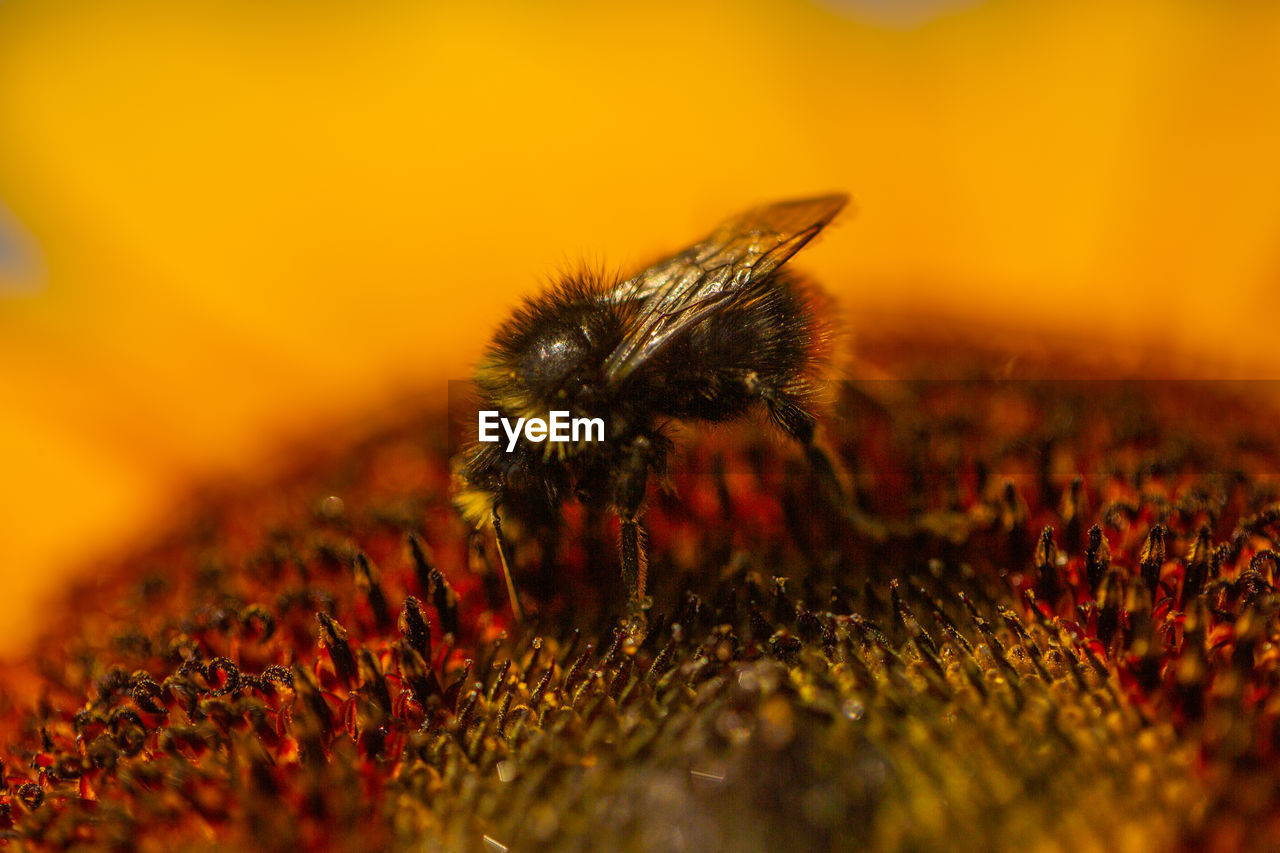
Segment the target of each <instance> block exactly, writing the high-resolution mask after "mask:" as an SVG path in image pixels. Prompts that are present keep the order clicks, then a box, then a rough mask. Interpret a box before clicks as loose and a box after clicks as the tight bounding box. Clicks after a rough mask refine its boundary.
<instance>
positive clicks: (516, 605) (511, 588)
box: [490, 505, 524, 623]
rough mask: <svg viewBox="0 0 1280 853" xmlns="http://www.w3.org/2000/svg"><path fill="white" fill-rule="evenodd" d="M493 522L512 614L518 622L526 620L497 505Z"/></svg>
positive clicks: (492, 518) (494, 536)
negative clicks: (513, 575) (513, 578)
mask: <svg viewBox="0 0 1280 853" xmlns="http://www.w3.org/2000/svg"><path fill="white" fill-rule="evenodd" d="M490 520H491V521H492V522H493V538H494V540H495V541H496V542H497V545H498V562H499V563H501V564H502V579H503V580H504V581H505V582H506V584H507V597H508V598H510V599H511V614H512V615H513V616H515V618H516V622H517V623H520V622H523V621H524V609H523V608H521V607H520V594H519V593H517V592H516V584H515V581H514V580H512V579H511V558H510V556H509V553H510V550H511V549H510V546H509V545H507V537H505V536H503V535H502V519H501V518H499V517H498V507H497V506H496V505H495V506H494V508H493V513H492V516H491V518H490Z"/></svg>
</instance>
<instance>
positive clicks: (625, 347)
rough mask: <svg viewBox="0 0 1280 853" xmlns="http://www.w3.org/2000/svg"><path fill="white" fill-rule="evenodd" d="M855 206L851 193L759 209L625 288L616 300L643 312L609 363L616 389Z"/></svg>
mask: <svg viewBox="0 0 1280 853" xmlns="http://www.w3.org/2000/svg"><path fill="white" fill-rule="evenodd" d="M848 201H849V197H848V196H846V195H828V196H819V197H817V198H807V199H800V200H797V201H783V202H778V203H777V204H770V205H766V206H764V207H757V208H754V209H752V210H749V211H747V212H746V213H743V214H740V215H739V216H736V217H734V218H733V219H730V220H728V221H726V222H724V223H723V224H721V225H720V227H719V228H717V229H716V230H715V231H714V232H712V233H711V235H710V236H708V237H707V238H706V239H705V240H702V241H701V242H699V243H697V244H695V245H693V246H690V247H689V248H688V249H685V250H684V251H683V252H680V253H679V254H677V255H673V256H672V257H670V258H667V259H666V260H664V261H659V262H658V263H656V264H654V265H653V266H651V267H649V268H648V269H646V270H644V271H643V272H641V273H640V274H639V275H637V276H635V277H634V278H632V279H629V280H628V281H625V282H623V283H622V284H620V285H619V286H618V287H617V288H616V289H615V290H614V291H613V294H612V298H613V299H615V300H616V301H619V302H635V303H638V304H639V306H640V307H639V315H638V316H637V318H636V321H635V323H634V324H633V325H632V328H631V330H630V331H629V332H628V333H627V336H626V337H625V338H624V339H623V340H622V342H621V343H620V344H619V345H618V346H617V348H616V349H614V351H613V352H612V353H611V354H610V355H609V358H608V360H607V361H606V362H605V374H606V375H607V376H608V377H609V381H610V383H611V384H613V385H618V384H620V383H621V382H622V381H623V380H625V379H626V378H627V377H628V376H630V375H631V374H632V373H633V372H634V371H635V370H636V368H638V367H639V366H640V365H642V364H644V363H645V362H646V361H647V360H649V359H650V358H652V357H653V356H654V355H656V354H657V353H659V352H661V351H662V350H663V349H664V348H665V347H667V346H669V345H670V344H671V343H672V341H674V340H676V339H678V338H679V336H680V335H681V334H682V333H684V332H685V331H686V330H688V329H690V328H692V327H693V326H695V325H696V324H697V323H699V322H701V321H702V320H703V319H705V318H706V317H708V316H709V315H711V314H714V313H715V312H717V311H721V310H723V309H724V308H726V307H728V306H729V305H731V304H733V302H734V301H735V299H737V298H739V297H741V296H744V295H745V294H747V293H749V292H750V287H751V285H752V284H753V283H756V282H759V281H761V280H762V279H764V278H765V277H766V276H768V275H769V274H770V273H772V272H773V271H774V270H776V269H777V268H778V267H780V266H782V264H784V263H786V261H787V260H788V259H789V258H790V257H791V256H792V255H794V254H795V253H796V252H798V251H800V249H801V248H803V247H804V245H805V244H806V243H808V242H809V241H810V240H812V239H813V237H814V235H815V234H817V233H818V232H819V231H821V230H822V229H823V228H824V227H825V226H826V225H827V224H828V223H829V222H831V220H832V219H834V218H835V215H836V214H837V213H839V212H840V210H841V208H843V207H844V206H845V205H846V204H847V203H848Z"/></svg>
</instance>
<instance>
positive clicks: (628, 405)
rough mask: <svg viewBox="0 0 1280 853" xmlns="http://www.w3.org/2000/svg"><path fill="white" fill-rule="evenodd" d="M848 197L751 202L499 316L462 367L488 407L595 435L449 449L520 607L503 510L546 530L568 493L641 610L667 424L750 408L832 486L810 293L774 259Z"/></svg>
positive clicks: (463, 501)
mask: <svg viewBox="0 0 1280 853" xmlns="http://www.w3.org/2000/svg"><path fill="white" fill-rule="evenodd" d="M847 202H848V197H847V196H844V195H828V196H821V197H817V198H807V199H802V200H796V201H784V202H779V203H776V204H771V205H767V206H764V207H759V208H755V209H753V210H749V211H747V212H746V213H743V214H741V215H739V216H736V217H734V218H732V219H730V220H728V221H726V222H724V223H723V224H722V225H720V227H718V228H717V229H715V231H713V232H712V233H711V234H710V235H709V236H707V237H706V238H705V239H703V240H701V241H699V242H697V243H695V244H694V245H692V246H690V247H689V248H687V249H685V250H684V251H682V252H680V253H678V254H675V255H672V256H671V257H669V258H667V259H665V260H662V261H660V262H658V263H656V264H654V265H653V266H651V267H649V268H648V269H645V270H644V271H642V272H640V273H639V274H638V275H636V276H634V277H632V278H629V279H627V280H625V281H607V280H605V279H603V278H601V277H598V276H593V275H579V276H573V277H567V278H565V279H564V280H562V281H560V282H559V283H557V284H555V285H554V286H552V287H551V288H549V289H548V290H547V291H546V292H544V293H542V294H541V295H538V296H536V297H533V298H530V299H527V300H526V301H525V302H524V304H523V305H521V306H520V307H519V308H517V309H516V310H515V312H514V313H513V314H512V315H511V316H510V318H508V319H507V320H506V321H505V322H503V323H502V324H501V325H500V326H499V327H498V329H497V332H496V333H495V334H494V336H493V340H492V342H491V343H490V345H489V348H488V350H487V352H486V354H485V355H484V357H483V359H482V361H481V362H480V364H479V365H478V367H477V369H476V372H475V384H476V388H477V390H478V392H479V395H480V397H481V398H482V405H483V407H484V408H485V409H488V410H491V411H492V412H496V413H497V414H498V415H499V416H500V417H501V418H505V419H509V420H511V421H515V422H518V421H519V419H520V418H525V419H530V420H531V419H535V418H546V417H547V415H548V412H550V411H556V410H558V411H560V412H568V413H569V414H570V415H571V416H573V417H575V418H579V417H581V418H599V419H601V420H603V422H604V425H605V428H604V437H603V440H595V441H587V440H582V439H580V440H578V441H568V442H565V441H561V442H550V441H546V442H541V441H535V440H530V439H529V436H528V434H526V435H524V436H521V437H519V438H516V437H515V436H514V435H513V443H512V444H510V445H509V444H507V443H506V442H479V441H477V442H474V443H472V444H470V445H469V446H467V447H466V448H465V449H463V450H462V451H461V452H460V453H459V454H458V455H457V456H456V457H455V459H454V461H453V475H454V501H455V505H456V506H457V507H458V509H459V511H460V512H461V513H462V515H463V516H464V517H465V518H466V519H467V520H468V521H469V522H471V523H472V524H473V525H475V526H476V527H477V529H480V528H483V527H484V526H486V525H491V526H492V528H493V530H494V534H495V539H496V542H497V550H498V555H499V559H500V562H501V563H502V569H503V574H504V577H505V579H506V583H507V589H508V593H509V595H510V597H511V603H512V608H513V610H514V612H515V615H516V618H517V619H520V618H521V611H520V605H519V598H518V596H517V595H516V590H515V587H514V584H513V583H512V581H511V565H512V554H511V548H510V544H509V543H508V541H507V538H506V537H505V536H504V534H503V526H502V525H503V519H504V516H505V517H507V518H509V519H515V520H517V521H518V522H519V524H520V527H521V529H522V530H526V531H541V532H542V535H553V534H549V533H548V531H556V530H558V528H559V521H560V507H561V506H562V504H563V503H564V502H566V501H567V500H570V499H575V500H578V501H580V502H581V503H582V504H584V505H585V506H586V507H587V508H588V509H589V510H609V511H612V512H614V513H616V514H617V516H618V518H619V520H620V532H619V540H620V542H619V548H620V552H621V564H622V575H623V582H624V584H625V586H626V588H627V589H628V590H629V592H630V609H629V613H630V618H631V620H632V621H633V623H634V621H635V620H640V621H641V622H643V618H644V615H643V613H644V608H645V607H646V606H647V604H646V600H645V585H646V576H647V571H648V565H647V560H646V552H645V535H644V532H643V529H642V523H641V522H642V515H643V508H644V502H645V493H646V489H647V487H648V484H649V482H650V481H652V480H654V479H662V478H665V476H666V473H667V463H668V458H669V456H670V454H671V452H672V449H673V443H672V440H671V438H670V437H669V435H668V432H669V429H670V425H671V423H672V422H674V421H680V422H710V423H717V422H725V421H730V420H734V419H738V418H741V417H743V416H745V415H747V414H748V413H749V412H750V411H751V410H752V409H757V408H762V409H763V410H764V411H765V412H767V414H768V416H769V419H770V420H771V421H772V422H773V424H775V425H776V427H777V428H778V429H779V430H780V431H781V432H782V433H783V434H785V435H787V436H789V437H791V438H792V439H794V440H795V441H796V442H797V443H798V444H799V445H800V446H801V447H802V448H803V449H804V451H805V453H806V455H807V456H808V458H809V460H810V461H811V463H812V464H813V466H814V468H815V470H816V472H817V474H818V476H819V479H820V481H821V482H822V483H823V484H824V490H825V491H827V492H829V493H830V494H833V495H835V494H839V493H841V492H842V489H841V486H840V485H839V478H838V477H837V475H836V471H837V468H836V466H835V465H834V463H833V462H832V460H831V459H830V457H829V456H828V455H827V453H826V451H825V450H824V449H823V447H822V445H821V443H820V441H819V439H818V436H817V429H816V427H817V421H816V419H815V416H814V409H815V405H816V392H817V390H818V385H819V382H818V379H819V376H820V373H821V370H822V368H823V366H824V362H825V356H824V349H825V347H826V342H827V338H828V331H827V326H826V324H825V322H824V320H823V317H822V311H821V310H820V304H821V294H820V292H819V291H817V290H816V289H813V288H811V287H809V286H806V285H804V284H802V283H801V282H799V281H798V280H797V279H796V278H795V277H793V276H791V275H790V274H789V273H788V272H787V271H785V270H783V269H782V266H783V264H785V263H786V262H787V260H789V259H790V258H791V257H792V256H793V255H794V254H795V253H796V252H798V251H799V250H800V249H801V248H803V247H804V245H805V244H806V243H808V242H809V241H810V240H812V239H813V237H814V236H815V235H816V234H817V233H818V232H819V231H821V230H822V229H823V228H824V227H825V226H826V225H828V224H829V223H830V222H831V221H832V219H833V218H835V216H836V214H837V213H839V212H840V210H841V209H842V208H844V207H845V205H846V203H847ZM837 500H841V501H843V500H844V497H843V495H840V496H839V497H838V498H837ZM544 555H545V552H544Z"/></svg>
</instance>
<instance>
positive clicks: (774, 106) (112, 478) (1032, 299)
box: [0, 0, 1280, 651]
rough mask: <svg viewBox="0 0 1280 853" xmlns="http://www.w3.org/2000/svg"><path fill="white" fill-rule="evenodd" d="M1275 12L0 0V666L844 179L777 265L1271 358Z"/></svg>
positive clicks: (1223, 354)
mask: <svg viewBox="0 0 1280 853" xmlns="http://www.w3.org/2000/svg"><path fill="white" fill-rule="evenodd" d="M1277 44H1280V5H1277V4H1266V3H1244V2H1234V3H1206V2H1189V1H1188V2H1179V0H1161V1H1160V2H1115V0H1109V1H1108V2H1091V0H1075V2H1070V3H1067V2H1052V0H1049V1H1048V2H1046V0H1022V2H1013V0H1007V1H1006V2H986V3H982V2H955V0H952V2H937V0H914V2H907V1H906V0H844V2H840V1H839V0H828V2H826V3H808V2H783V0H737V2H733V3H729V2H703V0H682V2H651V3H646V4H636V5H634V6H631V7H624V6H622V5H615V4H586V3H580V2H558V0H550V2H539V3H527V2H526V3H517V2H504V0H492V1H491V2H484V3H470V4H436V3H412V2H404V0H400V1H399V2H390V0H383V2H368V0H366V2H360V3H356V2H349V0H347V2H344V1H343V0H327V2H316V3H298V2H276V3H256V2H247V0H239V2H237V0H223V2H203V0H191V2H184V3H162V2H146V0H136V2H126V1H125V0H110V2H108V1H107V0H100V2H94V3H88V2H58V0H5V2H0V401H2V403H0V471H3V476H4V485H5V487H4V488H3V489H2V490H0V577H3V580H4V587H3V589H4V592H5V594H4V596H3V597H2V598H0V625H3V626H4V628H5V630H4V631H3V632H0V651H4V650H9V651H12V650H15V649H20V648H21V647H22V645H23V644H24V642H26V637H27V636H29V632H30V630H31V628H32V626H33V625H34V624H35V623H36V620H38V606H37V605H38V603H39V602H41V601H44V600H46V599H47V597H48V596H49V595H50V594H51V592H52V591H53V590H55V589H56V588H57V586H58V584H59V581H60V579H62V578H64V577H66V574H65V572H67V571H69V570H71V569H72V568H74V567H76V566H77V565H85V564H86V561H87V560H89V559H90V557H91V556H92V555H93V554H95V553H99V552H103V551H104V550H110V549H113V548H118V547H121V546H122V545H123V544H124V543H127V542H129V541H131V540H134V539H136V538H137V537H138V536H140V535H142V533H143V532H144V531H146V530H147V529H149V528H150V527H152V526H154V525H155V524H156V523H157V520H163V519H164V518H165V516H166V513H167V512H168V511H169V510H170V509H171V508H172V506H173V503H172V502H173V501H174V500H175V498H176V496H178V495H181V494H182V493H183V489H184V488H185V487H186V486H187V484H189V483H191V482H193V481H197V480H199V479H200V478H204V477H209V476H214V475H217V476H227V475H233V476H246V477H252V476H254V474H255V472H258V471H261V470H263V469H264V467H269V466H270V464H271V461H272V460H273V459H275V458H277V457H278V455H279V454H280V451H281V448H282V447H283V446H285V445H284V444H283V442H285V441H286V438H285V437H287V436H290V435H300V434H305V432H306V431H307V430H308V429H312V430H315V429H320V428H321V427H323V425H324V424H326V423H331V422H334V421H335V419H342V418H350V417H351V416H352V415H353V413H355V414H358V413H359V412H361V411H371V410H373V409H374V408H376V407H377V406H378V405H379V403H380V402H382V401H386V400H388V399H391V398H392V397H393V396H394V395H396V394H399V393H401V392H403V391H404V390H406V389H410V388H415V387H416V388H427V389H430V388H434V387H438V388H439V393H440V394H441V399H442V404H443V396H444V389H445V385H444V382H445V380H447V379H448V378H462V377H465V376H466V375H467V373H468V365H469V364H470V363H471V362H472V361H473V360H474V358H475V357H476V355H477V354H478V353H479V351H480V349H481V347H482V346H483V344H484V342H485V339H486V337H487V334H488V331H489V329H490V327H491V326H492V325H493V324H494V323H495V322H496V321H497V320H498V319H500V317H501V316H502V315H503V314H504V313H505V312H506V311H507V310H508V309H509V307H510V305H511V303H512V301H513V299H514V298H515V297H516V296H517V295H519V294H524V293H528V292H530V291H531V290H533V289H536V288H537V287H538V286H539V285H540V284H541V283H542V282H543V281H545V279H546V277H547V276H548V275H551V274H553V273H554V272H555V271H556V270H557V269H559V268H563V267H565V266H568V265H572V264H573V263H575V262H578V261H580V260H583V259H586V260H588V261H600V260H605V261H607V262H608V263H609V264H611V265H614V266H616V267H617V268H619V269H622V270H628V269H632V268H634V267H635V266H636V265H637V264H639V263H641V262H643V261H645V260H648V259H651V258H652V257H654V256H656V255H657V254H659V253H661V252H664V251H666V250H670V249H675V248H679V247H680V246H682V245H684V244H686V243H688V242H690V241H691V240H692V239H693V238H696V237H698V236H700V235H701V234H702V233H704V232H705V231H707V230H708V229H709V228H710V227H711V226H712V225H714V224H715V223H716V222H717V221H718V220H719V219H721V218H722V217H724V216H726V215H728V214H730V213H733V212H736V211H737V210H738V209H740V208H743V207H746V206H749V205H752V204H757V203H760V202H764V201H769V200H773V199H776V198H781V197H787V196H793V195H799V194H805V193H812V192H820V191H830V190H847V191H850V192H852V193H853V194H854V196H855V198H856V199H857V203H858V207H859V213H858V215H857V217H856V218H845V219H844V220H842V221H841V223H840V224H839V226H838V228H837V229H835V230H833V231H832V232H831V233H830V234H829V235H828V236H827V238H826V239H825V240H824V241H822V242H821V243H820V244H818V245H816V246H815V247H814V248H813V249H812V250H810V251H808V252H806V254H805V255H804V256H802V259H801V260H800V261H799V265H800V266H801V268H803V269H806V270H808V271H810V272H812V273H814V274H815V276H816V277H818V278H819V280H821V281H823V282H824V283H826V285H827V286H828V287H829V288H830V289H831V290H832V291H834V292H835V293H836V294H837V295H838V296H839V297H840V299H841V302H842V303H843V305H844V307H845V308H846V309H847V310H848V312H849V314H850V316H851V317H852V318H853V323H854V325H855V327H856V323H857V317H858V314H859V311H862V312H864V314H867V313H875V312H881V313H883V312H889V313H893V312H897V313H906V312H909V311H911V310H915V309H918V308H920V307H922V306H924V307H927V308H928V310H929V312H930V313H931V314H934V315H935V316H946V317H951V318H954V320H953V321H954V322H964V320H965V318H981V319H982V320H984V321H986V322H996V323H1009V324H1021V325H1022V326H1023V327H1024V328H1026V327H1029V328H1033V329H1045V330H1047V331H1054V332H1072V331H1073V330H1082V329H1088V330H1089V331H1090V334H1092V335H1102V336H1104V337H1109V338H1110V339H1112V340H1114V341H1117V342H1123V343H1126V344H1129V343H1134V342H1137V343H1141V342H1144V341H1145V342H1160V343H1162V344H1168V345H1172V346H1174V347H1176V348H1179V349H1183V350H1186V351H1190V352H1193V353H1204V354H1206V355H1211V356H1212V357H1214V358H1215V359H1217V360H1218V362H1219V363H1223V364H1243V365H1252V366H1254V367H1255V368H1259V369H1261V370H1262V371H1263V372H1268V371H1269V372H1271V373H1272V374H1274V373H1275V372H1276V371H1275V370H1274V368H1275V367H1276V366H1277V356H1276V345H1275V342H1274V335H1273V333H1272V311H1271V309H1272V307H1273V306H1274V304H1275V303H1274V294H1276V293H1277V290H1278V288H1277V284H1278V283H1280V191H1278V190H1280V158H1277V156H1276V152H1277V151H1280V108H1278V107H1280V104H1278V103H1277V101H1278V100H1280V88H1277V86H1276V81H1277V80H1280V51H1277V50H1276V49H1275V46H1276V45H1277Z"/></svg>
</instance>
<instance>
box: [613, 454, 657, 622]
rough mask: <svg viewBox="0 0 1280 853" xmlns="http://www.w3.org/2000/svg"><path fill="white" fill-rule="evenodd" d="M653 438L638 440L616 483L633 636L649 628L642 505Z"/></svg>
mask: <svg viewBox="0 0 1280 853" xmlns="http://www.w3.org/2000/svg"><path fill="white" fill-rule="evenodd" d="M649 450H650V443H649V440H648V439H646V438H644V437H641V438H638V439H636V441H635V443H634V444H633V445H632V448H631V458H630V459H629V460H628V461H627V463H626V466H625V468H624V469H623V470H622V472H621V473H620V474H619V476H618V480H617V481H616V483H615V489H614V498H615V507H616V509H617V513H618V519H619V521H620V522H621V526H620V529H619V535H618V550H619V551H620V552H621V557H622V582H623V585H624V586H625V587H626V588H627V593H628V599H629V600H628V607H627V623H628V630H629V632H630V633H631V635H632V636H633V637H634V636H640V635H643V633H644V629H645V621H646V620H645V613H644V611H645V608H646V607H647V606H648V602H647V600H646V599H645V594H644V593H645V586H646V584H647V582H648V577H649V554H648V541H647V537H646V536H645V532H644V528H643V527H642V526H641V524H640V516H641V510H640V507H641V504H643V503H644V494H645V486H646V484H647V482H648V477H649Z"/></svg>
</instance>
